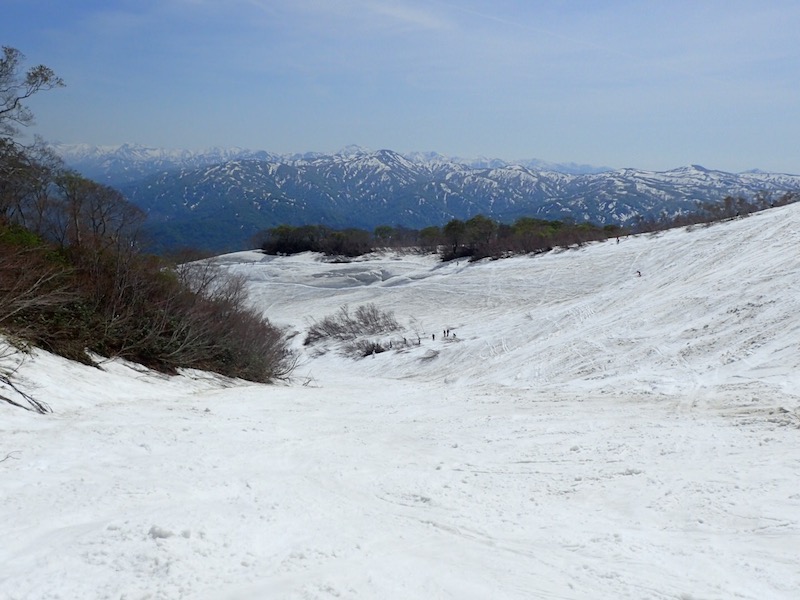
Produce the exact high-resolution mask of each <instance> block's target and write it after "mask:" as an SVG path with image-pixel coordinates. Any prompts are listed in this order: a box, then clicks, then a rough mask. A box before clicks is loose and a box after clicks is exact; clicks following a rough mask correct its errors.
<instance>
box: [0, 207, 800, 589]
mask: <svg viewBox="0 0 800 600" xmlns="http://www.w3.org/2000/svg"><path fill="white" fill-rule="evenodd" d="M799 238H800V205H794V206H787V207H783V208H779V209H773V210H770V211H767V212H764V213H760V214H757V215H753V216H751V217H748V218H745V219H740V220H736V221H733V222H729V223H724V224H718V225H714V226H711V227H707V228H704V227H698V228H695V229H694V230H692V231H686V230H675V231H670V232H665V233H661V234H658V235H654V236H639V237H634V238H623V239H622V240H621V241H620V243H618V244H617V243H615V242H614V241H613V240H612V241H609V242H605V243H600V244H593V245H589V246H586V247H584V248H581V249H578V250H570V251H561V252H554V253H551V254H548V255H543V256H538V257H520V258H514V259H507V260H502V261H494V262H481V263H478V264H469V263H466V262H464V261H462V262H460V263H455V262H454V263H450V264H441V263H438V262H436V261H435V260H434V259H433V258H432V257H420V256H413V255H408V256H397V255H390V254H387V255H381V256H372V257H369V258H368V259H365V260H359V261H355V262H351V263H346V264H333V263H329V262H326V261H323V260H321V259H320V258H319V257H318V256H315V255H301V256H297V257H279V258H275V257H264V256H262V255H260V254H257V253H254V252H244V253H237V254H233V255H227V256H223V257H220V258H219V259H218V262H219V263H220V264H221V265H223V266H224V267H225V268H227V269H229V270H230V271H232V272H234V273H239V274H242V275H244V276H245V277H246V278H247V279H248V282H249V285H250V290H251V298H252V300H253V301H254V302H255V303H256V304H257V305H258V306H260V307H263V309H264V311H265V313H266V314H267V315H269V316H270V318H271V319H272V320H273V321H274V322H276V323H278V324H283V325H286V326H287V327H289V328H292V329H294V330H296V331H297V332H298V335H297V336H296V337H295V347H296V349H297V350H298V352H299V353H300V358H301V360H300V364H299V366H298V368H297V370H296V372H295V378H294V380H293V381H292V382H291V383H290V384H288V385H284V384H281V385H274V386H258V385H250V384H244V383H242V382H235V381H227V380H224V379H222V378H219V377H215V376H210V375H207V374H203V373H195V372H191V373H186V374H185V375H183V376H180V377H172V378H169V377H164V376H160V375H157V374H154V373H151V372H148V371H146V370H143V369H141V368H139V367H136V366H135V365H129V364H126V363H124V362H119V361H115V362H108V363H106V364H104V365H103V370H97V369H91V368H88V367H84V366H82V365H76V364H72V363H68V362H65V361H63V360H61V359H58V358H55V357H53V356H50V355H47V354H45V353H36V355H35V356H34V357H33V358H30V359H28V360H26V361H25V362H24V363H23V364H22V365H21V366H20V368H19V370H18V372H17V375H16V376H15V380H16V381H17V382H18V384H19V385H21V386H22V387H24V388H25V389H26V390H27V391H29V392H32V393H33V394H34V395H36V397H37V398H40V399H42V400H46V401H47V402H49V403H50V404H51V406H52V407H53V408H54V410H55V412H54V414H52V415H48V416H36V415H33V414H28V413H25V412H24V411H21V410H19V409H13V408H12V407H10V406H7V405H4V404H3V405H0V415H2V420H0V459H2V457H3V456H5V455H6V454H8V453H12V454H11V456H10V457H9V458H8V459H7V460H5V461H3V462H0V508H1V509H2V512H3V514H4V515H5V517H6V518H5V519H4V520H3V522H2V524H0V540H2V542H3V543H2V544H0V598H3V599H6V598H7V599H12V598H13V599H22V598H26V599H27V598H49V599H50V598H51V599H55V598H64V599H66V598H109V599H110V598H114V599H120V598H125V599H128V600H130V599H133V598H135V599H143V598H151V599H156V598H158V599H161V598H163V599H168V598H169V599H172V598H198V599H200V598H202V599H206V598H208V599H213V600H233V599H249V598H297V599H301V598H303V599H305V598H315V599H329V598H361V599H366V598H382V599H383V598H398V599H399V598H403V599H406V598H435V599H445V598H459V599H465V598H476V599H477V598H509V599H510V598H520V599H521V598H569V599H597V598H614V599H619V598H630V599H641V598H650V599H674V600H690V599H693V600H700V599H711V598H744V599H753V600H756V599H758V600H762V599H764V598H771V599H784V598H785V599H789V598H796V597H797V590H798V589H800V562H799V561H798V549H800V487H798V484H797V482H798V476H799V475H800V431H799V428H800V396H799V395H798V390H800V375H798V372H800V353H799V352H798V350H800V348H799V345H800V317H798V314H800V295H798V286H800V283H798V278H797V275H798V273H799V272H800V256H799V255H798V252H797V247H798V241H800V239H799ZM637 272H640V273H641V276H638V275H637ZM366 302H374V303H376V304H377V305H378V306H380V307H382V308H384V309H387V310H392V311H394V313H395V316H396V317H397V319H398V320H399V321H400V322H401V323H402V324H403V326H404V329H403V331H401V332H398V333H397V334H395V335H393V336H392V339H393V347H394V349H393V350H392V351H389V352H385V353H381V354H377V355H375V356H374V357H367V358H364V359H360V360H352V359H350V358H346V357H344V356H342V355H341V354H340V353H339V352H338V351H337V348H336V347H330V348H328V351H327V352H324V353H323V352H322V349H320V348H314V347H312V348H308V347H305V346H303V345H302V338H303V331H304V329H305V328H306V327H307V325H308V323H309V322H310V320H312V319H319V318H321V317H322V316H325V315H328V314H331V313H333V312H335V311H336V310H337V309H338V307H339V306H341V305H344V304H347V305H349V306H351V307H355V306H357V305H359V304H362V303H366ZM444 329H450V330H452V331H453V332H454V333H455V336H451V337H448V338H444V337H443V336H442V332H443V330H444ZM434 335H435V339H432V336H434ZM388 337H389V336H386V338H387V339H388ZM403 338H405V343H404V342H403ZM418 340H419V341H418ZM382 341H386V340H382ZM0 393H5V394H8V393H10V392H9V391H8V390H0Z"/></svg>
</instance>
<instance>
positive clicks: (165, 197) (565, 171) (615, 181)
mask: <svg viewBox="0 0 800 600" xmlns="http://www.w3.org/2000/svg"><path fill="white" fill-rule="evenodd" d="M54 149H55V150H56V152H58V153H59V154H60V155H61V156H62V157H63V158H64V160H65V162H66V163H67V164H68V165H69V166H71V167H72V168H75V169H76V170H78V171H80V172H81V173H83V174H84V175H86V176H88V177H92V178H94V179H97V180H98V181H103V182H106V183H108V184H110V185H114V186H116V187H118V188H120V189H121V190H122V191H123V192H124V193H125V194H126V196H127V197H128V198H129V199H130V200H131V201H132V202H134V203H136V204H137V205H139V206H140V207H142V208H143V209H144V210H146V211H147V212H148V214H149V216H150V219H149V220H150V227H151V229H152V231H153V234H154V236H155V237H157V238H158V239H159V242H160V244H161V245H163V246H165V247H170V246H176V245H192V246H198V247H204V248H207V249H211V250H228V249H237V248H242V247H245V246H246V245H247V240H248V239H249V238H250V237H251V236H252V235H253V234H254V233H255V232H257V231H258V230H261V229H264V228H268V227H274V226H276V225H279V224H282V223H286V224H292V225H301V224H327V225H330V226H333V227H360V228H365V229H372V228H374V227H376V226H378V225H400V226H405V227H411V228H422V227H426V226H429V225H442V224H444V223H446V222H447V221H449V220H451V219H454V218H458V219H467V218H470V217H471V216H474V215H476V214H483V215H486V216H488V217H491V218H493V219H496V220H499V221H513V220H514V219H516V218H519V217H522V216H533V217H539V218H549V219H565V218H570V219H575V220H578V221H582V220H590V221H592V222H594V223H597V224H608V223H615V224H620V225H626V224H630V223H631V222H632V221H633V220H635V219H637V218H639V217H644V218H658V217H660V216H662V215H666V216H670V217H671V216H674V215H677V214H681V213H686V212H693V211H696V210H697V208H698V206H699V204H702V203H708V202H711V203H713V202H720V201H722V200H723V199H724V198H725V197H726V196H734V197H745V198H752V197H754V196H756V195H759V194H762V195H763V194H767V195H771V196H775V197H777V196H779V195H782V194H784V193H786V192H792V191H796V190H800V176H798V175H789V174H776V173H765V172H762V171H757V170H754V171H749V172H745V173H727V172H724V171H716V170H711V169H706V168H704V167H702V166H698V165H691V166H686V167H680V168H676V169H672V170H669V171H660V172H657V171H645V170H639V169H631V168H627V169H617V170H610V169H602V168H592V167H588V166H585V165H584V166H580V165H552V164H548V163H544V162H542V161H536V160H529V161H519V164H513V163H509V162H505V161H502V160H499V159H487V158H479V159H471V160H465V159H454V158H448V157H446V156H443V155H440V154H437V153H434V152H428V153H413V154H407V155H403V154H400V153H397V152H394V151H391V150H378V151H370V150H366V149H363V148H360V147H357V146H350V147H347V148H345V149H343V150H342V151H340V152H337V153H335V154H322V153H305V154H294V155H278V154H274V153H270V152H266V151H262V150H258V151H254V150H244V149H241V148H227V149H220V148H213V149H210V150H207V151H202V152H191V151H187V150H164V149H154V148H146V147H142V146H135V145H123V146H117V147H92V146H84V145H79V146H64V145H57V146H55V148H54Z"/></svg>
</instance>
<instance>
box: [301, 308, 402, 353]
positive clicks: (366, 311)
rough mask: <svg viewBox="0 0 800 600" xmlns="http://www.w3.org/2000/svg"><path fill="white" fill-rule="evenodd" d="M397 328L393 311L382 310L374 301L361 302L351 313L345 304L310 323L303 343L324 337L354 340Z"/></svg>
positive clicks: (312, 342) (306, 343)
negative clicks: (334, 311)
mask: <svg viewBox="0 0 800 600" xmlns="http://www.w3.org/2000/svg"><path fill="white" fill-rule="evenodd" d="M399 329H400V325H399V323H398V322H397V320H396V319H395V317H394V313H391V312H387V311H383V310H381V309H379V308H378V307H377V306H376V305H375V304H374V303H369V304H363V305H361V306H359V307H358V308H356V310H355V312H353V313H351V312H350V308H349V307H348V306H347V305H346V304H345V305H344V306H341V307H340V308H339V310H338V311H337V312H336V313H335V314H333V315H330V316H327V317H325V318H323V319H322V320H320V321H315V322H314V323H312V324H311V326H310V327H309V328H308V334H307V335H306V339H305V342H304V343H305V345H306V346H308V345H310V344H314V343H316V342H318V341H320V340H324V339H336V340H354V339H356V338H358V337H362V336H374V335H378V334H382V333H389V332H392V331H397V330H399Z"/></svg>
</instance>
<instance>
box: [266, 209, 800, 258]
mask: <svg viewBox="0 0 800 600" xmlns="http://www.w3.org/2000/svg"><path fill="white" fill-rule="evenodd" d="M796 200H797V195H796V194H794V193H786V194H784V195H782V196H781V197H779V198H778V199H775V200H773V199H772V198H771V197H770V196H768V195H763V196H758V197H756V198H755V199H753V200H747V199H745V198H735V197H732V196H728V197H726V198H724V199H723V200H722V201H721V202H719V203H705V204H701V203H698V205H697V209H696V210H695V211H693V212H688V213H684V214H679V215H677V216H668V215H667V214H662V215H661V216H660V217H658V218H649V219H648V218H643V217H641V218H638V219H635V220H634V221H633V224H632V225H630V226H627V227H621V226H619V225H613V224H612V225H603V226H600V225H595V224H593V223H589V222H585V223H576V222H573V221H568V220H564V221H558V220H553V221H549V220H544V219H537V218H533V217H521V218H519V219H517V220H516V221H514V222H513V223H511V224H506V223H500V222H497V221H494V220H492V219H490V218H488V217H486V216H484V215H476V216H474V217H472V218H471V219H468V220H466V221H462V220H460V219H453V220H451V221H450V222H449V223H447V224H446V225H444V226H443V227H437V226H432V227H425V228H424V229H420V230H416V229H408V228H406V227H400V226H398V227H392V226H389V225H382V226H380V227H377V228H375V230H374V231H373V232H369V231H366V230H363V229H343V230H336V229H332V228H330V227H326V226H324V225H302V226H291V225H280V226H278V227H274V228H272V229H267V230H265V231H262V232H260V233H258V234H257V235H256V236H255V237H254V238H253V243H254V245H255V246H256V247H259V248H261V250H263V251H264V252H265V253H267V254H297V253H300V252H308V251H311V252H321V253H323V254H327V255H329V256H343V257H353V256H360V255H363V254H366V253H368V252H373V251H375V250H379V249H384V248H393V249H412V248H413V249H417V250H421V251H423V252H432V253H437V254H439V255H440V256H441V257H442V260H453V259H456V258H469V259H470V260H479V259H482V258H502V257H504V256H512V255H516V254H536V253H541V252H549V251H550V250H552V249H554V248H571V247H573V248H574V247H580V246H582V245H583V244H585V243H587V242H593V241H600V240H606V239H608V238H619V237H621V236H626V235H633V234H637V233H646V232H653V231H663V230H666V229H672V228H675V227H685V226H689V225H697V224H710V223H715V222H718V221H723V220H726V219H730V218H735V217H740V216H745V215H748V214H750V213H753V212H757V211H760V210H764V209H766V208H770V207H774V206H781V205H784V204H789V203H792V202H795V201H796Z"/></svg>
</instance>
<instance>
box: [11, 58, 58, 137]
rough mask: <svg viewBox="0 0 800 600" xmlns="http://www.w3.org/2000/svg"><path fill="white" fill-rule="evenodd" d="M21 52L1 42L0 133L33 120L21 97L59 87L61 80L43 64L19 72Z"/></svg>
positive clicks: (13, 132)
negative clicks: (2, 44)
mask: <svg viewBox="0 0 800 600" xmlns="http://www.w3.org/2000/svg"><path fill="white" fill-rule="evenodd" d="M24 59H25V55H24V54H22V52H20V51H19V50H17V49H16V48H10V47H8V46H3V51H2V58H0V137H6V138H12V137H14V136H16V135H17V134H18V132H19V130H18V127H19V126H24V127H26V126H28V125H30V124H31V123H32V122H33V113H32V112H31V111H30V109H28V107H27V106H25V104H24V103H25V101H26V100H27V99H28V98H30V97H31V96H33V95H34V94H36V93H37V92H40V91H44V90H50V89H53V88H57V87H63V86H64V81H63V80H62V79H61V78H60V77H57V76H56V74H55V73H54V72H53V70H52V69H50V68H49V67H46V66H44V65H38V66H35V67H31V68H30V69H28V70H27V71H26V72H25V73H24V74H23V73H22V71H21V69H22V62H23V60H24Z"/></svg>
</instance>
